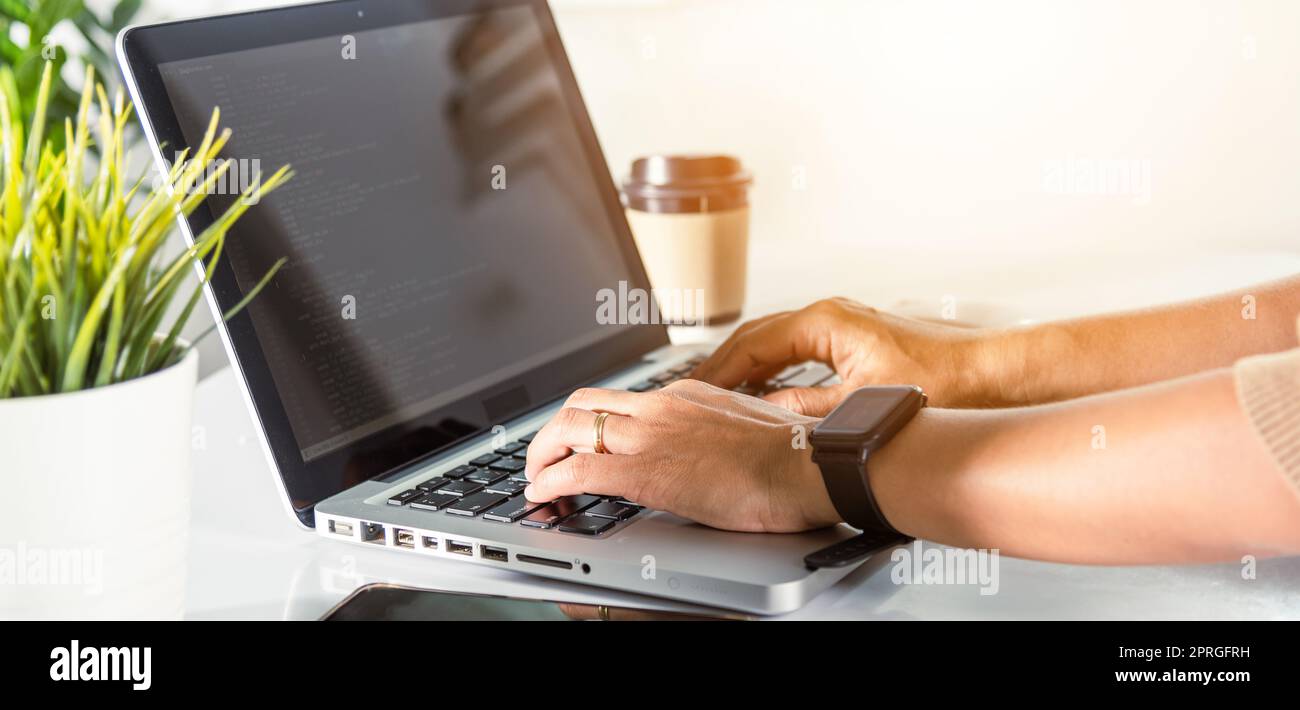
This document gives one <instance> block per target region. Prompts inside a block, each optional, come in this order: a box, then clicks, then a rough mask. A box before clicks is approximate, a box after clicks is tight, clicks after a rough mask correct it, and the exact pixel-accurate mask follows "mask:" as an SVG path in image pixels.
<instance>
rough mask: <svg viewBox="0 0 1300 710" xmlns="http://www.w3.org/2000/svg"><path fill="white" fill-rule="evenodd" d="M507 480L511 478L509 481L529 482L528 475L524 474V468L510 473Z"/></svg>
mask: <svg viewBox="0 0 1300 710" xmlns="http://www.w3.org/2000/svg"><path fill="white" fill-rule="evenodd" d="M506 480H509V481H522V482H524V483H528V476H526V475H524V472H523V471H522V470H519V471H515V472H514V473H512V474H510V478H508V479H506Z"/></svg>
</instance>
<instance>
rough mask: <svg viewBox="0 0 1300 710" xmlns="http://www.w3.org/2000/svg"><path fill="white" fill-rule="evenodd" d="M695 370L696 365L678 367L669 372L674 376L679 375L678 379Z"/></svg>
mask: <svg viewBox="0 0 1300 710" xmlns="http://www.w3.org/2000/svg"><path fill="white" fill-rule="evenodd" d="M694 369H695V366H694V365H678V366H677V367H674V368H673V369H671V370H669V372H671V373H673V374H674V375H677V376H678V377H685V376H687V375H689V374H690V373H691V370H694Z"/></svg>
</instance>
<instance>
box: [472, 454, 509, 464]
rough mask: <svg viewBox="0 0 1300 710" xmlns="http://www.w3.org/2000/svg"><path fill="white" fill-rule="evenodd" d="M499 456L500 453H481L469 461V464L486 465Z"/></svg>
mask: <svg viewBox="0 0 1300 710" xmlns="http://www.w3.org/2000/svg"><path fill="white" fill-rule="evenodd" d="M499 458H501V455H500V454H483V455H482V456H479V457H478V458H476V459H474V460H472V461H470V462H469V465H471V466H486V465H488V464H490V463H492V462H493V461H496V460H497V459H499Z"/></svg>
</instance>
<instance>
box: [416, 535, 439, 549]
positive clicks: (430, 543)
mask: <svg viewBox="0 0 1300 710" xmlns="http://www.w3.org/2000/svg"><path fill="white" fill-rule="evenodd" d="M420 542H421V543H422V544H423V545H424V549H426V550H436V549H438V538H436V537H429V536H428V535H425V536H424V537H422V538H420Z"/></svg>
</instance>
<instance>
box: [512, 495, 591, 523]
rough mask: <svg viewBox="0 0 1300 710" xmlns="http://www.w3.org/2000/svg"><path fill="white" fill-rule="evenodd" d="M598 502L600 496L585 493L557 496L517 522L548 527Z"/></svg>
mask: <svg viewBox="0 0 1300 710" xmlns="http://www.w3.org/2000/svg"><path fill="white" fill-rule="evenodd" d="M599 502H600V498H597V497H596V496H589V495H586V494H583V495H576V496H568V497H566V498H557V499H555V500H553V501H551V502H550V504H548V505H547V506H546V507H545V508H542V509H541V510H538V511H536V512H534V513H532V514H531V515H529V516H528V517H526V518H524V519H523V520H521V521H520V522H519V524H520V525H526V526H528V527H530V528H549V527H552V526H553V525H555V524H556V523H558V522H560V521H561V520H564V519H565V518H567V517H569V516H570V515H575V514H577V513H581V512H582V511H584V510H586V509H587V508H590V507H591V506H593V505H595V504H597V503H599Z"/></svg>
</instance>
